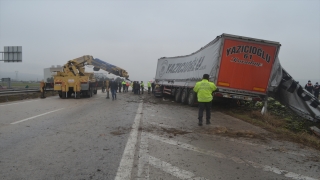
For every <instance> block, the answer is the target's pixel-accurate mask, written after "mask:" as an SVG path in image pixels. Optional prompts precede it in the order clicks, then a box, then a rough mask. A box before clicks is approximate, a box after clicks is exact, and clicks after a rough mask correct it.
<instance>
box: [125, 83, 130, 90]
mask: <svg viewBox="0 0 320 180" xmlns="http://www.w3.org/2000/svg"><path fill="white" fill-rule="evenodd" d="M129 86H130V82H129V81H128V82H126V92H128V91H129Z"/></svg>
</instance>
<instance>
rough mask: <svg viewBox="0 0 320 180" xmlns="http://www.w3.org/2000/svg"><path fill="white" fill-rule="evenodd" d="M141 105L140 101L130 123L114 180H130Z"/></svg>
mask: <svg viewBox="0 0 320 180" xmlns="http://www.w3.org/2000/svg"><path fill="white" fill-rule="evenodd" d="M142 105H143V103H142V102H141V103H140V104H139V108H138V110H137V114H136V117H135V119H134V122H133V124H132V130H131V132H130V136H129V139H128V142H127V145H126V147H125V149H124V152H123V155H122V159H121V161H120V165H119V168H118V171H117V175H116V177H115V180H130V179H131V171H132V167H133V160H134V153H135V150H136V144H137V141H138V128H139V126H140V121H141V113H142Z"/></svg>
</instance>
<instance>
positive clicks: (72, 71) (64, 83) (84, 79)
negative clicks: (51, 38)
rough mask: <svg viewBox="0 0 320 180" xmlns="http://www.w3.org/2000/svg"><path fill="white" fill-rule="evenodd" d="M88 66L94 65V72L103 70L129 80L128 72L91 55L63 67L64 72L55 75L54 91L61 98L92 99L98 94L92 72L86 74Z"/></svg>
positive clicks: (69, 62) (70, 61) (74, 60)
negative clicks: (72, 96)
mask: <svg viewBox="0 0 320 180" xmlns="http://www.w3.org/2000/svg"><path fill="white" fill-rule="evenodd" d="M86 65H92V66H93V70H94V71H99V70H100V69H102V70H105V71H107V72H108V73H109V74H110V73H111V74H114V75H117V76H120V77H124V78H126V79H128V78H129V75H128V73H127V71H126V70H124V69H122V68H120V67H117V66H114V65H112V64H109V63H107V62H104V61H102V60H100V59H98V58H93V57H92V56H90V55H85V56H82V57H79V58H76V59H72V60H69V61H68V62H67V63H66V64H65V65H64V66H63V70H62V71H58V72H57V74H56V75H54V91H58V93H59V96H60V98H63V99H64V98H67V97H71V95H72V94H74V97H75V98H80V97H81V96H82V97H84V96H86V97H92V95H93V94H96V93H97V82H96V79H95V78H94V74H93V73H92V72H85V66H86ZM106 84H107V83H106Z"/></svg>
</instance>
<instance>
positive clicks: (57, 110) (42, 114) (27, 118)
mask: <svg viewBox="0 0 320 180" xmlns="http://www.w3.org/2000/svg"><path fill="white" fill-rule="evenodd" d="M62 109H64V108H60V109H56V110H54V111H49V112H46V113H43V114H39V115H36V116H32V117H29V118H26V119H22V120H20V121H16V122H13V123H10V124H18V123H21V122H24V121H27V120H30V119H34V118H37V117H40V116H43V115H46V114H50V113H53V112H56V111H60V110H62Z"/></svg>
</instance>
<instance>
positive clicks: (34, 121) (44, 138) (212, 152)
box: [0, 92, 320, 180]
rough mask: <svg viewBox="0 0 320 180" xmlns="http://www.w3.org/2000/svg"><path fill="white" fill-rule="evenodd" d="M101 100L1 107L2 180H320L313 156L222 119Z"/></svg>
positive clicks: (139, 100)
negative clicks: (204, 121)
mask: <svg viewBox="0 0 320 180" xmlns="http://www.w3.org/2000/svg"><path fill="white" fill-rule="evenodd" d="M105 96H106V94H105V93H104V94H103V93H101V92H98V94H97V95H95V96H94V97H93V98H83V99H60V98H58V97H49V98H46V99H31V100H24V101H19V102H9V103H1V104H0V179H5V180H6V179H10V180H11V179H19V180H20V179H104V180H113V179H115V180H120V179H128V180H129V179H136V180H149V179H150V180H156V179H163V180H167V179H168V180H171V179H172V180H179V179H195V180H200V179H204V180H205V179H212V180H215V179H223V180H224V179H227V180H228V179H305V180H313V179H320V166H319V164H320V153H319V151H316V150H312V149H308V148H306V147H301V146H300V145H298V144H294V143H289V142H281V141H276V140H273V139H270V138H269V137H270V134H269V133H268V132H266V131H265V130H263V129H260V128H258V127H255V126H252V125H250V124H248V123H245V122H242V121H240V120H238V119H235V118H232V117H230V116H227V115H225V114H223V113H221V112H218V111H213V112H212V117H213V119H212V124H211V125H204V126H203V127H199V126H197V117H196V114H197V108H192V107H187V106H183V105H180V104H177V103H175V102H172V101H170V100H166V99H159V98H154V97H153V96H151V95H148V94H144V95H143V96H140V95H133V94H132V93H131V92H129V93H121V94H120V93H119V94H118V98H117V100H115V101H112V100H111V99H105ZM213 109H214V107H213Z"/></svg>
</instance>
